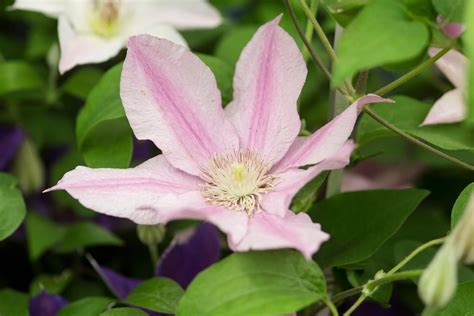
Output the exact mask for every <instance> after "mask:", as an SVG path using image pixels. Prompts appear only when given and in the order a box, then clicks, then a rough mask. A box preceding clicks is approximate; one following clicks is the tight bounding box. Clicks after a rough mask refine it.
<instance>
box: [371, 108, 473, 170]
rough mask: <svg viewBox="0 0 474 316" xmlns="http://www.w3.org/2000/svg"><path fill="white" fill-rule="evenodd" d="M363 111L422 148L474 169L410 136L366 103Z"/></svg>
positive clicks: (466, 167)
mask: <svg viewBox="0 0 474 316" xmlns="http://www.w3.org/2000/svg"><path fill="white" fill-rule="evenodd" d="M363 111H364V112H365V113H367V115H369V116H370V117H371V118H373V119H374V120H376V121H377V122H379V123H380V124H381V125H383V126H384V127H386V128H387V129H389V130H391V131H392V132H394V133H396V134H398V135H400V136H402V137H403V138H405V139H407V140H408V141H410V142H412V143H414V144H416V145H418V146H420V147H423V148H424V149H426V150H428V151H430V152H431V153H433V154H435V155H437V156H439V157H441V158H444V159H446V160H448V161H450V162H452V163H454V164H456V165H458V166H460V167H462V168H465V169H467V170H469V171H474V166H472V165H470V164H468V163H466V162H464V161H462V160H459V159H457V158H455V157H453V156H450V155H448V154H446V153H444V152H442V151H441V150H438V149H436V148H434V147H432V146H430V145H428V144H426V143H424V142H422V141H421V140H419V139H418V138H416V137H413V136H411V135H410V134H408V133H406V132H404V131H403V130H401V129H399V128H398V127H396V126H395V125H392V124H391V123H389V122H388V121H386V120H385V119H384V118H383V117H381V116H380V115H378V114H377V112H375V111H374V110H372V109H371V108H370V107H369V106H368V105H366V106H365V107H364V108H363Z"/></svg>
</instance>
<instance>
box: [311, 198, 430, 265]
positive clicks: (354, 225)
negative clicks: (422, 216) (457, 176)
mask: <svg viewBox="0 0 474 316" xmlns="http://www.w3.org/2000/svg"><path fill="white" fill-rule="evenodd" d="M427 195H428V192H427V191H425V190H418V189H406V190H373V191H357V192H347V193H342V194H338V195H336V196H334V197H331V198H329V199H326V200H323V201H321V202H320V203H317V204H316V205H315V207H314V211H312V212H311V217H312V218H313V220H314V221H315V222H317V223H320V224H321V228H322V230H323V231H325V232H327V233H328V234H329V235H330V236H331V239H330V240H329V241H327V242H326V243H324V244H323V245H322V247H321V249H320V250H319V252H318V253H317V254H316V261H317V262H318V263H319V264H320V265H321V266H323V267H333V266H345V265H349V264H355V263H358V262H360V261H363V260H365V259H368V258H369V257H370V256H371V255H372V254H374V253H375V252H376V251H377V249H378V248H379V247H380V246H381V245H382V244H383V243H384V242H385V241H386V240H387V239H389V238H390V237H391V236H392V235H393V234H395V233H396V232H397V231H398V229H399V228H400V227H401V225H402V224H403V223H404V222H405V220H406V219H407V217H408V216H409V215H410V214H411V213H412V212H413V211H414V210H415V209H416V207H417V206H418V205H419V204H420V203H421V201H423V199H424V198H425V197H426V196H427Z"/></svg>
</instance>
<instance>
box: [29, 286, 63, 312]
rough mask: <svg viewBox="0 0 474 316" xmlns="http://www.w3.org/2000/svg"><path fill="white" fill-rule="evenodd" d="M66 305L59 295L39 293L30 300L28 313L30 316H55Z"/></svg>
mask: <svg viewBox="0 0 474 316" xmlns="http://www.w3.org/2000/svg"><path fill="white" fill-rule="evenodd" d="M67 303H68V302H67V301H66V300H65V299H64V298H63V297H62V296H60V295H56V294H50V293H47V292H46V291H41V293H40V294H38V295H36V296H33V297H32V298H31V299H30V302H29V306H28V311H29V312H30V316H55V315H56V314H57V313H58V312H59V310H60V309H61V308H63V307H64V306H66V305H67Z"/></svg>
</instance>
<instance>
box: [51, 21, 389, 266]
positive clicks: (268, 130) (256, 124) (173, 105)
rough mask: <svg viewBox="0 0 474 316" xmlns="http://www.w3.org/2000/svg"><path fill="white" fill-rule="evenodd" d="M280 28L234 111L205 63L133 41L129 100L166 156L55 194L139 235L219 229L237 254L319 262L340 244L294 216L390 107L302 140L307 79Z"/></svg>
mask: <svg viewBox="0 0 474 316" xmlns="http://www.w3.org/2000/svg"><path fill="white" fill-rule="evenodd" d="M279 21H280V17H277V18H276V19H274V20H273V21H271V22H268V23H267V24H265V25H263V26H262V27H261V28H260V29H259V30H258V31H257V33H256V34H255V35H254V36H253V38H252V40H251V41H250V42H249V44H248V45H247V46H246V47H245V48H244V50H243V52H242V54H241V56H240V60H239V61H238V63H237V66H236V71H235V78H234V100H233V101H232V102H231V103H230V104H229V105H228V106H227V107H226V109H225V110H224V109H223V108H222V106H221V96H220V93H219V90H218V89H217V84H216V80H215V78H214V75H213V74H212V72H211V70H210V69H209V68H208V67H207V66H206V65H205V64H204V63H203V62H201V60H200V59H199V58H198V57H196V56H195V55H193V54H192V53H191V52H190V51H189V50H187V49H186V48H184V47H182V46H180V45H177V44H174V43H172V42H170V41H167V40H164V39H158V38H155V37H152V36H149V35H140V36H136V37H132V38H131V39H130V40H129V42H128V53H127V57H126V59H125V62H124V66H123V72H122V79H121V98H122V101H123V104H124V108H125V112H126V115H127V118H128V120H129V122H130V125H131V127H132V129H133V130H134V133H135V135H136V137H137V138H138V139H149V140H151V141H153V142H154V143H155V145H156V146H157V147H159V148H160V149H161V151H162V152H163V154H162V155H159V156H156V157H154V158H152V159H150V160H148V161H146V162H144V163H143V164H141V165H139V166H138V167H136V168H133V169H125V170H123V169H90V168H86V167H77V168H76V169H74V170H73V171H70V172H68V173H67V174H66V175H65V176H64V177H63V179H62V180H61V181H60V182H59V183H58V184H57V185H56V186H54V187H53V188H51V189H50V190H60V189H63V190H66V191H67V192H69V194H71V195H72V196H73V197H75V198H76V199H78V200H79V202H81V203H82V204H83V205H84V206H86V207H88V208H91V209H93V210H95V211H98V212H101V213H105V214H109V215H113V216H118V217H126V218H129V219H131V220H132V221H134V222H136V223H138V224H148V225H150V224H157V223H167V222H169V221H172V220H176V219H185V218H187V219H201V220H205V221H209V222H211V223H213V224H215V225H216V226H217V227H218V228H220V229H221V230H222V231H223V232H225V233H226V234H227V236H228V243H229V246H230V248H231V249H232V250H234V251H247V250H262V249H277V248H294V249H297V250H299V251H300V252H302V253H303V254H304V255H305V256H306V257H310V256H311V255H312V254H313V253H315V252H316V251H317V250H318V248H319V246H320V245H321V243H323V242H324V241H326V240H327V239H328V237H329V236H328V235H327V234H326V233H324V232H322V231H321V228H320V225H319V224H315V223H312V221H311V219H310V217H309V216H308V215H307V214H304V213H300V214H294V213H293V212H292V211H290V210H289V205H290V202H291V199H292V197H293V196H294V195H295V194H296V193H297V191H298V190H299V189H300V188H301V187H302V186H303V185H304V184H305V183H307V182H308V181H310V180H311V179H312V178H313V177H315V176H316V175H317V174H319V173H320V172H322V171H324V170H332V169H337V168H343V167H344V166H346V165H347V164H348V163H349V159H350V155H351V152H352V149H353V147H354V144H353V143H352V141H348V138H349V136H350V134H351V132H352V129H353V127H354V124H355V122H356V120H357V116H358V112H359V109H360V107H361V106H362V105H364V104H367V103H374V102H388V100H385V99H382V98H381V97H378V96H376V95H369V96H366V97H363V98H361V99H359V100H357V101H356V102H354V103H353V104H352V105H351V106H349V107H348V108H347V109H346V110H345V111H344V112H343V113H341V114H340V115H338V116H337V117H336V118H334V119H333V120H332V121H331V122H329V123H327V124H326V125H325V126H323V127H322V128H321V129H320V130H318V131H317V132H316V133H314V134H313V135H311V136H308V137H297V135H298V133H299V130H300V125H301V122H300V118H299V116H298V112H297V108H296V102H297V99H298V96H299V94H300V92H301V89H302V87H303V84H304V81H305V78H306V73H307V70H306V64H305V62H304V60H303V57H302V54H301V52H300V51H299V49H298V46H297V45H296V43H295V41H294V40H293V39H292V37H291V36H289V35H288V34H287V33H286V32H285V31H284V30H283V29H282V28H280V27H279V26H278V23H279ZM301 166H309V168H307V169H300V168H299V167H301Z"/></svg>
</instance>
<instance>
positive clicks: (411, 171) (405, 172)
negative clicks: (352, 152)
mask: <svg viewBox="0 0 474 316" xmlns="http://www.w3.org/2000/svg"><path fill="white" fill-rule="evenodd" d="M422 171H423V167H421V166H419V165H413V164H408V163H406V162H400V163H387V162H380V161H376V160H371V159H368V160H364V161H362V162H360V163H358V164H357V165H356V166H355V167H354V168H352V169H349V170H345V171H344V175H343V178H342V185H341V191H342V192H350V191H361V190H376V189H404V188H411V187H413V182H414V181H415V180H416V178H417V177H418V176H419V175H420V174H421V172H422Z"/></svg>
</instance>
